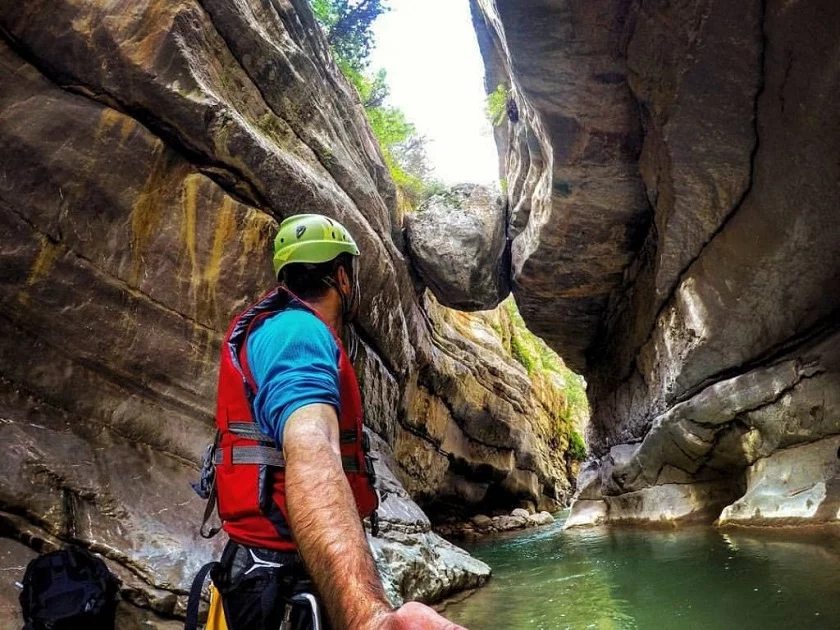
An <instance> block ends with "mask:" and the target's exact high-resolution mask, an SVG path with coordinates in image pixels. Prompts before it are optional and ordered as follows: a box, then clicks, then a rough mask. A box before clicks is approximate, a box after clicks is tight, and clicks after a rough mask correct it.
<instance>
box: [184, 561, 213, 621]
mask: <svg viewBox="0 0 840 630" xmlns="http://www.w3.org/2000/svg"><path fill="white" fill-rule="evenodd" d="M218 566H221V565H220V564H219V563H218V562H208V563H207V564H205V565H204V566H203V567H201V569H199V570H198V573H197V574H196V576H195V579H194V580H193V583H192V587H191V588H190V598H189V601H188V602H187V619H186V622H185V623H184V630H197V628H198V607H199V605H200V604H201V591H202V590H203V589H204V581H205V580H206V579H207V574H208V573H210V571H212V570H213V569H214V568H216V567H218Z"/></svg>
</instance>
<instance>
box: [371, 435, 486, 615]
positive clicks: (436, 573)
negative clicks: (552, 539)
mask: <svg viewBox="0 0 840 630" xmlns="http://www.w3.org/2000/svg"><path fill="white" fill-rule="evenodd" d="M373 448H374V466H375V469H376V476H377V479H378V490H379V496H380V499H381V505H380V510H379V517H380V534H379V536H377V537H372V536H369V537H368V539H369V541H370V545H371V549H372V550H373V553H374V557H375V558H376V560H377V564H378V566H379V571H380V575H381V576H382V581H383V583H384V585H385V588H386V591H387V592H388V596H389V597H390V599H391V601H392V603H393V604H394V605H395V606H398V605H400V604H402V603H403V601H408V600H416V601H422V602H436V601H439V600H441V599H443V598H445V597H447V596H449V595H451V594H453V593H457V592H459V591H463V590H467V589H473V588H478V587H479V586H481V585H483V584H484V583H485V582H486V581H487V580H488V579H489V578H490V567H488V566H487V565H486V564H484V563H483V562H481V561H480V560H477V559H475V558H473V557H471V556H470V555H469V554H467V553H466V552H465V551H464V550H462V549H460V548H459V547H456V546H455V545H453V544H451V543H449V542H447V541H446V540H444V539H443V538H441V537H440V536H439V535H437V534H436V533H434V532H433V531H432V525H431V522H430V521H429V519H428V517H427V516H426V515H425V514H424V513H423V511H422V510H421V509H420V507H419V506H418V505H417V504H416V503H415V502H414V501H412V500H411V497H410V496H409V495H408V493H407V492H406V491H405V490H404V489H403V487H402V485H401V484H400V482H399V481H398V480H397V479H396V477H394V475H393V473H392V472H391V470H392V469H394V468H396V466H397V464H396V462H395V461H394V458H393V453H391V451H390V449H389V447H388V445H387V444H385V443H384V442H383V441H382V440H381V439H379V438H377V437H376V436H373Z"/></svg>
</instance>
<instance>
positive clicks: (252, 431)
mask: <svg viewBox="0 0 840 630" xmlns="http://www.w3.org/2000/svg"><path fill="white" fill-rule="evenodd" d="M228 430H229V431H230V432H231V433H233V434H234V435H235V436H237V437H241V438H245V439H247V440H254V441H255V442H262V443H264V444H271V445H272V446H273V445H274V440H273V439H272V438H271V437H270V436H268V435H266V434H265V433H263V432H262V431H260V428H259V427H258V426H257V425H256V424H254V423H253V422H229V423H228Z"/></svg>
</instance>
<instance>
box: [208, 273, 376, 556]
mask: <svg viewBox="0 0 840 630" xmlns="http://www.w3.org/2000/svg"><path fill="white" fill-rule="evenodd" d="M292 303H294V304H295V305H296V306H298V307H303V308H306V309H308V310H309V311H310V312H312V313H313V314H314V315H315V316H316V317H318V318H319V319H321V318H320V316H319V315H318V313H317V312H315V311H314V310H313V309H312V308H310V307H309V306H308V305H307V304H305V303H304V302H302V301H300V300H299V299H297V298H296V297H294V296H293V295H292V294H291V293H289V292H288V291H287V290H285V289H283V288H280V289H275V290H274V291H271V292H270V293H268V295H266V296H265V297H264V298H263V299H262V300H260V301H259V302H257V303H256V304H254V305H253V306H251V307H249V308H248V309H246V310H245V311H243V312H242V313H241V314H239V315H238V316H237V317H236V318H235V319H234V320H233V323H232V324H231V326H230V329H229V330H228V333H227V335H226V336H225V340H224V343H223V344H222V362H221V367H220V370H219V393H218V401H217V405H216V424H217V426H218V429H219V433H218V436H217V442H216V447H215V452H214V453H213V456H212V457H213V461H214V462H215V468H216V491H217V493H218V502H219V517H220V518H221V520H222V527H223V528H224V530H225V531H226V532H227V534H228V536H230V538H231V539H232V540H234V541H236V542H238V543H241V544H243V545H248V546H252V547H261V548H265V549H276V550H279V551H293V550H295V548H296V546H295V543H294V540H293V539H292V534H291V531H290V530H289V525H288V517H289V515H288V511H287V509H286V491H285V474H284V472H283V469H284V467H285V462H284V460H283V454H282V452H281V451H280V450H278V449H277V448H276V446H275V443H274V440H273V439H272V438H271V437H269V436H267V435H265V434H264V433H262V431H260V428H259V426H258V425H257V423H256V422H255V421H254V414H253V410H252V402H253V400H254V396H255V394H256V392H257V384H256V383H255V382H254V379H253V377H252V376H251V373H250V370H249V369H248V357H247V352H246V347H247V340H248V335H249V334H250V333H251V331H252V330H254V328H255V326H256V325H257V324H258V323H259V322H260V321H263V320H264V319H266V318H268V317H271V316H272V315H276V314H277V313H279V312H280V311H283V310H284V309H286V308H288V307H289V305H290V304H292ZM321 321H323V319H322V320H321ZM333 336H334V337H335V340H336V343H337V344H338V347H339V352H340V355H341V356H340V359H339V364H338V379H339V396H340V407H341V413H340V416H339V419H338V425H339V432H340V442H341V459H342V465H343V467H344V472H345V474H346V476H347V481H349V482H350V488H351V489H352V491H353V496H354V498H355V499H356V505H357V507H358V509H359V515H360V516H361V517H362V518H364V517H366V516H371V520H372V521H373V522H372V525H373V526H374V529H376V508H377V506H378V503H379V501H378V497H377V494H376V491H375V490H374V488H373V483H374V474H373V466H372V462H371V460H370V458H369V456H368V454H367V453H368V450H369V444H368V439H367V435H365V434H364V431H363V430H362V426H363V425H362V398H361V394H360V392H359V384H358V382H357V380H356V374H355V372H354V371H353V365H352V364H351V363H350V359H349V358H348V356H347V353H346V352H345V351H344V346H343V344H342V343H341V340H340V339H339V338H338V337H337V336H336V335H335V331H333Z"/></svg>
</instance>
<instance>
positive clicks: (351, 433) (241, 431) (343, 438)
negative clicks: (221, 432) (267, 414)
mask: <svg viewBox="0 0 840 630" xmlns="http://www.w3.org/2000/svg"><path fill="white" fill-rule="evenodd" d="M228 431H230V432H231V433H233V434H234V435H235V436H237V437H241V438H245V439H246V440H254V441H255V442H262V443H263V444H271V445H274V443H275V442H274V440H273V439H272V438H271V436H269V435H266V434H265V433H263V432H262V431H260V428H259V427H258V426H257V425H256V424H254V423H253V422H228ZM357 435H358V433H357V432H356V429H344V430H342V431H340V432H339V434H338V440H339V442H340V443H341V444H353V443H355V442H356V436H357Z"/></svg>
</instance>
